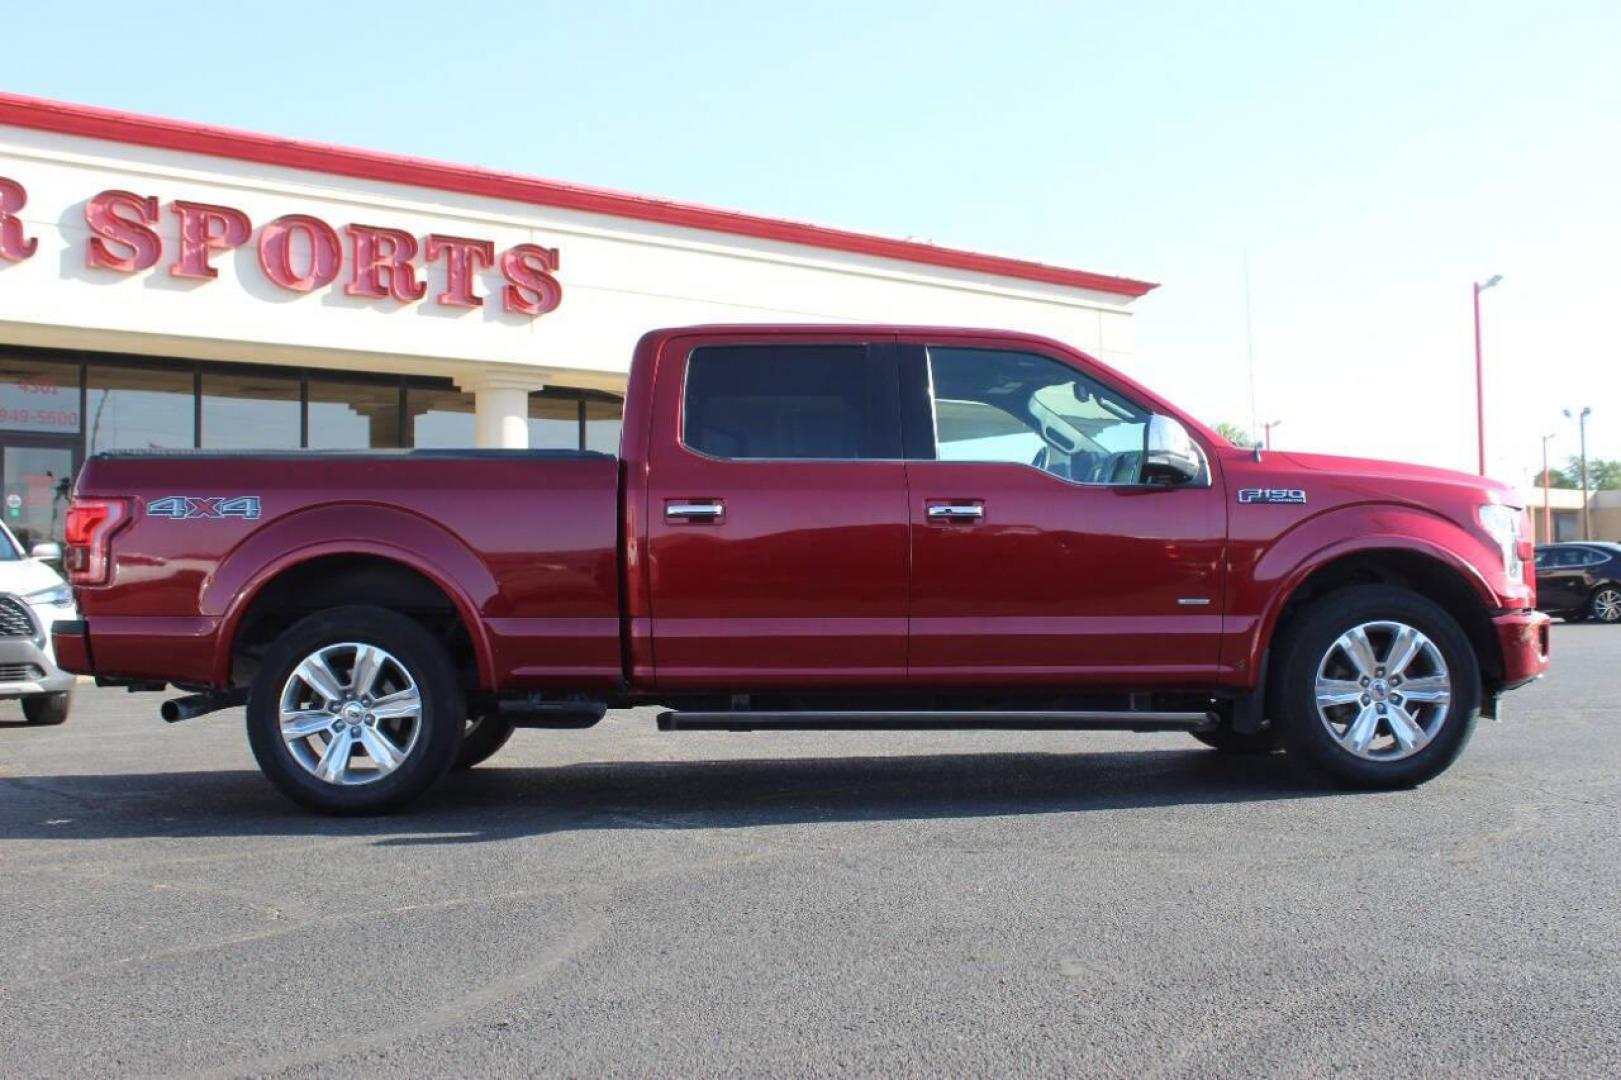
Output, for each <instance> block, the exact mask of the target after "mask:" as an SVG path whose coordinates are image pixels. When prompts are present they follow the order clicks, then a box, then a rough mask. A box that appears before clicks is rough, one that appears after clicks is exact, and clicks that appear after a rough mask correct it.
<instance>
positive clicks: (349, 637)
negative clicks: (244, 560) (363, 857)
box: [247, 605, 467, 814]
mask: <svg viewBox="0 0 1621 1080" xmlns="http://www.w3.org/2000/svg"><path fill="white" fill-rule="evenodd" d="M345 642H356V643H360V644H365V645H373V646H377V647H378V648H381V649H383V650H384V651H385V652H387V653H389V654H392V656H393V657H394V659H395V661H396V662H397V663H398V665H399V667H400V668H403V669H404V671H405V672H406V673H407V674H408V675H409V676H410V678H411V679H412V680H414V681H415V683H416V688H417V692H418V694H419V695H420V698H421V709H420V714H419V717H418V719H417V721H416V723H417V724H418V725H419V727H418V729H417V734H416V736H415V738H414V740H413V741H412V743H411V745H410V747H409V748H408V749H407V750H406V751H405V754H404V757H403V760H401V761H400V763H399V764H398V765H397V766H396V767H395V768H394V770H393V771H392V772H391V773H389V774H388V775H386V776H382V777H380V778H378V779H375V780H371V781H369V782H367V783H360V784H354V785H349V786H346V785H342V784H338V783H332V782H328V781H326V780H322V779H320V778H319V777H317V776H316V775H315V774H314V773H312V772H311V771H309V769H308V768H306V767H305V766H304V765H302V764H300V762H299V760H298V758H296V757H295V756H294V753H293V750H292V749H291V748H290V747H289V745H288V743H287V742H285V741H284V740H283V739H282V736H281V721H280V709H281V696H282V691H283V687H284V686H285V685H286V684H287V682H288V680H289V679H290V678H291V676H292V673H293V670H294V669H295V668H296V667H298V665H299V664H300V663H301V662H302V661H303V660H304V659H305V658H306V657H309V656H311V655H312V654H313V653H315V652H316V651H317V650H319V649H322V648H325V647H328V646H333V645H338V644H340V643H345ZM247 713H248V744H249V746H251V747H252V749H253V756H254V758H255V759H256V760H257V761H258V762H259V768H260V769H261V770H262V771H263V772H264V774H265V777H266V778H267V779H269V781H270V782H271V783H272V784H274V785H275V786H276V788H277V789H278V790H279V791H280V792H281V793H282V794H283V795H286V796H287V797H288V798H289V799H292V800H293V801H294V802H296V803H298V804H299V805H300V806H304V807H307V808H309V809H311V810H316V811H319V812H321V813H324V814H383V813H388V812H390V811H392V810H396V809H398V808H400V807H401V806H404V805H405V804H406V803H408V802H410V801H411V800H412V799H415V798H416V797H418V796H419V795H421V794H422V793H423V792H425V791H427V790H428V788H429V787H431V786H433V784H434V783H435V782H436V781H437V780H438V779H439V778H440V777H442V776H443V775H444V774H445V772H446V771H447V770H448V769H449V768H450V766H451V764H452V763H453V762H454V761H455V760H456V752H457V750H458V749H459V748H460V746H461V737H462V729H463V727H464V726H465V725H466V716H467V713H466V710H465V707H464V705H463V701H462V690H461V685H460V683H459V681H458V679H457V676H456V669H455V666H454V665H453V664H452V663H451V660H450V656H449V654H448V653H447V652H446V650H445V648H444V646H443V645H441V644H440V643H439V642H438V641H437V640H435V638H434V637H433V635H432V634H430V633H429V632H428V631H427V630H426V629H424V628H423V627H422V626H420V625H419V624H417V623H415V622H412V621H411V620H410V619H408V618H406V617H405V616H404V615H400V614H398V613H397V612H393V611H388V610H386V609H384V608H376V607H366V606H359V605H356V606H350V607H340V608H332V609H330V610H327V611H322V612H318V613H316V614H314V615H311V616H309V617H308V618H305V619H302V620H300V621H299V622H296V623H294V624H293V625H292V626H290V627H288V628H287V630H285V631H284V632H283V633H282V635H281V636H280V637H278V638H277V639H276V640H275V641H274V642H273V643H272V644H271V646H270V648H269V650H268V651H267V652H266V653H265V657H264V662H263V663H262V664H261V666H260V668H259V673H258V676H257V677H256V678H255V679H254V682H253V687H252V689H251V690H250V692H249V695H248V709H247Z"/></svg>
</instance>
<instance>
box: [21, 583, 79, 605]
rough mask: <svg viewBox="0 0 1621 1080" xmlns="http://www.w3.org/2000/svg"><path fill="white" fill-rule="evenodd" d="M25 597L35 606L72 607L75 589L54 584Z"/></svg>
mask: <svg viewBox="0 0 1621 1080" xmlns="http://www.w3.org/2000/svg"><path fill="white" fill-rule="evenodd" d="M23 599H24V600H27V601H28V602H29V603H30V604H33V605H34V606H35V607H71V606H73V590H72V589H71V588H69V587H68V586H66V585H52V586H51V587H50V588H48V589H41V590H39V591H38V592H31V593H29V594H27V595H26V596H24V597H23Z"/></svg>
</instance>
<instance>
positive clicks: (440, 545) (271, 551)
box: [199, 503, 499, 688]
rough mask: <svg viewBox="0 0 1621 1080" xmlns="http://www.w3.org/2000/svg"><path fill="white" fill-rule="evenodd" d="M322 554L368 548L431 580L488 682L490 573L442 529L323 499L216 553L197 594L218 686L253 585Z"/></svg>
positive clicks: (413, 517)
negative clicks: (212, 626) (215, 628)
mask: <svg viewBox="0 0 1621 1080" xmlns="http://www.w3.org/2000/svg"><path fill="white" fill-rule="evenodd" d="M326 555H375V556H378V557H380V558H384V559H389V560H392V561H394V562H397V563H400V564H402V565H404V566H408V567H410V568H411V569H412V570H415V571H416V572H417V573H419V574H421V575H422V576H423V577H425V578H427V579H428V580H429V581H432V582H433V583H434V584H435V585H437V586H438V587H439V588H440V589H441V590H442V591H443V592H444V593H445V595H446V596H448V597H450V600H451V603H453V604H454V605H455V607H456V611H457V614H458V615H459V616H460V617H461V620H462V623H463V624H464V625H465V626H466V627H467V633H468V636H469V637H470V638H471V639H472V643H473V649H474V652H475V654H476V656H477V663H478V672H479V680H480V682H481V684H482V685H483V686H485V687H486V688H487V687H489V686H492V685H494V682H495V662H494V654H493V650H492V649H491V647H490V642H489V637H488V633H487V632H486V629H485V625H484V620H483V618H482V617H481V616H482V613H483V612H485V611H486V610H488V607H489V605H490V603H491V601H493V600H494V599H495V598H496V596H497V594H498V592H499V589H498V586H497V584H496V581H495V576H494V575H493V574H492V573H491V572H490V569H489V567H488V566H486V565H485V564H484V562H483V560H482V559H480V558H479V557H478V555H477V553H475V552H474V551H473V550H472V549H471V548H469V547H468V546H467V544H466V543H465V542H463V541H462V539H461V538H460V537H458V536H457V535H456V534H455V533H453V532H451V531H450V530H449V529H447V528H445V527H444V526H442V525H440V524H438V523H437V522H434V521H430V520H428V519H427V518H424V517H422V516H420V515H418V514H414V513H411V512H410V511H407V510H402V509H399V508H395V507H388V506H380V505H377V504H375V503H326V504H323V505H321V506H316V507H311V508H309V509H307V510H299V511H296V512H294V513H291V514H288V515H287V516H285V517H281V518H277V519H276V520H275V521H272V522H271V523H270V524H268V525H266V526H265V527H264V528H262V529H259V530H258V531H256V532H254V533H252V534H250V535H249V536H248V537H246V538H245V539H244V540H243V541H242V542H241V543H240V544H238V545H237V546H236V547H235V548H234V549H232V550H231V551H230V552H229V553H228V554H227V555H226V556H225V557H224V558H223V559H222V560H220V563H219V565H218V566H217V567H216V568H215V569H214V572H213V573H211V574H210V575H209V576H208V577H207V578H206V579H205V580H204V582H203V586H202V594H201V596H200V597H199V609H200V610H201V612H202V613H203V614H205V615H208V616H212V617H215V618H218V619H219V620H220V632H219V635H218V642H219V645H218V652H217V655H216V657H215V671H216V675H217V676H218V679H219V685H225V682H226V681H228V680H229V677H230V666H231V655H232V652H233V650H234V643H235V641H236V634H237V630H238V629H239V624H240V622H241V619H242V616H243V614H244V613H245V612H246V611H247V610H248V608H249V606H250V605H251V604H252V603H253V600H254V598H255V597H257V596H258V595H259V592H260V590H262V589H263V588H264V587H265V586H266V585H267V584H269V583H270V582H271V581H272V580H274V579H275V578H276V577H277V576H279V575H280V574H282V573H283V572H285V571H287V570H290V569H292V568H293V567H295V566H298V565H300V564H301V563H305V562H308V561H310V560H311V559H317V558H321V557H322V556H326Z"/></svg>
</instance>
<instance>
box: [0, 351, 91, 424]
mask: <svg viewBox="0 0 1621 1080" xmlns="http://www.w3.org/2000/svg"><path fill="white" fill-rule="evenodd" d="M0 430H4V431H28V432H33V433H35V434H39V435H70V436H71V435H77V434H78V433H79V365H78V364H76V363H63V362H62V361H59V360H35V359H33V358H30V357H26V356H17V355H8V354H6V353H4V352H0Z"/></svg>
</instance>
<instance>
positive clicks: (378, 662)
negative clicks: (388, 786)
mask: <svg viewBox="0 0 1621 1080" xmlns="http://www.w3.org/2000/svg"><path fill="white" fill-rule="evenodd" d="M280 720H281V737H282V741H284V742H285V743H286V744H287V749H288V750H289V751H290V752H291V753H292V755H293V757H294V758H295V759H296V760H297V761H298V763H299V764H300V765H302V766H303V767H304V769H305V770H306V771H308V772H309V773H310V774H311V775H313V776H315V777H316V778H317V779H320V780H323V781H325V782H326V783H328V784H340V785H344V786H351V785H355V784H369V783H372V782H374V781H376V780H381V779H382V778H383V777H385V776H387V775H389V774H390V773H392V772H393V771H394V770H395V769H397V768H399V767H400V765H401V764H402V763H403V762H404V761H405V759H406V758H408V757H410V756H411V751H412V750H413V749H414V748H415V747H416V744H417V741H418V740H419V739H420V737H421V735H422V695H421V693H420V692H419V691H418V690H417V684H416V680H415V679H414V678H412V677H411V673H410V672H409V671H407V670H406V669H405V665H404V664H402V663H400V662H399V660H397V659H395V658H394V656H393V655H392V654H391V653H388V652H386V651H384V650H383V649H379V648H378V647H377V646H375V645H366V644H363V643H361V642H355V641H345V642H340V643H338V644H336V645H326V646H323V647H321V648H319V649H317V650H316V651H315V652H312V653H310V654H309V655H308V656H306V657H305V658H304V659H303V660H302V661H300V663H299V665H298V666H297V667H295V668H294V669H293V673H292V674H291V675H289V676H288V677H287V682H286V684H285V685H283V687H282V690H281V705H280Z"/></svg>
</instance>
